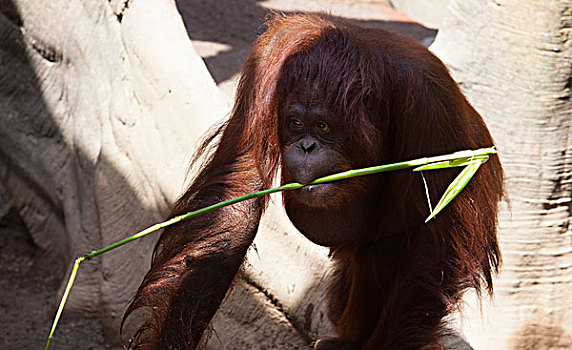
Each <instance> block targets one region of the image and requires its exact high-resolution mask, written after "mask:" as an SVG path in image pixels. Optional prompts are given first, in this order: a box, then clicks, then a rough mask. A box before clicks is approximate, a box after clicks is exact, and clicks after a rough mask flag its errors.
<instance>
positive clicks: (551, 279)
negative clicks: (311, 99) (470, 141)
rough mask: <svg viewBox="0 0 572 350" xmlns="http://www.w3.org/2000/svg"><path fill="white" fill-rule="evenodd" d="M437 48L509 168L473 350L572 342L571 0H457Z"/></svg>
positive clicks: (470, 309) (468, 315)
mask: <svg viewBox="0 0 572 350" xmlns="http://www.w3.org/2000/svg"><path fill="white" fill-rule="evenodd" d="M431 49H432V50H433V51H434V52H435V53H436V54H437V55H438V56H440V57H441V59H443V60H444V62H445V63H446V64H447V65H448V66H449V67H450V69H451V70H452V73H453V75H454V77H455V79H456V80H457V81H458V82H459V83H460V84H461V86H462V87H463V89H464V91H465V93H466V95H467V96H468V97H469V99H470V101H471V103H473V105H474V106H475V107H476V109H477V110H478V111H479V112H480V113H481V114H482V115H483V117H484V118H485V119H486V121H487V123H488V125H489V126H490V128H491V130H492V133H493V136H494V137H495V139H496V141H497V143H498V149H499V152H500V156H501V161H502V162H503V165H504V168H505V171H506V175H507V182H506V185H507V196H508V205H507V206H506V208H505V211H504V214H503V217H502V218H501V221H500V232H499V234H500V239H501V243H502V247H501V248H502V251H503V256H504V268H503V270H502V273H501V275H500V277H499V278H498V279H497V281H496V288H495V290H496V298H495V299H494V302H493V303H487V302H485V303H484V304H483V307H482V314H481V311H480V309H479V306H478V305H475V304H473V305H471V304H469V306H467V308H466V309H465V311H464V313H463V317H462V322H463V328H464V331H465V333H466V335H467V337H468V338H469V340H470V342H471V344H472V345H473V346H474V347H475V349H514V350H516V349H570V348H571V347H572V328H571V327H570V325H572V293H570V291H572V233H571V226H570V224H571V214H572V202H571V195H572V142H571V139H572V118H571V115H572V101H571V99H570V97H571V89H572V2H571V1H569V0H536V1H518V0H477V1H464V0H451V2H450V4H449V7H448V10H447V14H446V15H445V20H444V22H443V23H442V24H441V27H440V31H439V34H438V36H437V38H436V41H435V43H434V44H433V45H432V46H431Z"/></svg>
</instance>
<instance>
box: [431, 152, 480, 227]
mask: <svg viewBox="0 0 572 350" xmlns="http://www.w3.org/2000/svg"><path fill="white" fill-rule="evenodd" d="M485 161H486V160H485ZM485 161H483V160H474V161H472V162H470V163H469V164H468V165H467V166H465V168H463V170H461V172H460V173H459V175H457V177H456V178H455V180H453V182H451V184H450V185H449V187H447V189H446V190H445V193H444V194H443V196H442V197H441V199H440V200H439V203H437V205H436V206H435V209H433V211H431V214H429V216H428V217H427V219H426V220H425V222H426V223H427V222H428V221H429V220H431V219H433V218H434V217H435V216H436V215H437V214H439V212H441V210H443V209H444V208H445V207H446V206H447V204H449V203H450V202H451V201H452V200H453V199H455V197H457V195H458V194H459V193H460V192H461V191H462V190H463V188H465V186H467V184H468V183H469V181H470V180H471V179H472V178H473V176H474V175H475V174H476V173H477V170H479V168H480V166H481V165H482V164H483V163H484V162H485Z"/></svg>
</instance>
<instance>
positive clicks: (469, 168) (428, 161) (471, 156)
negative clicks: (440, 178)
mask: <svg viewBox="0 0 572 350" xmlns="http://www.w3.org/2000/svg"><path fill="white" fill-rule="evenodd" d="M495 153H497V152H496V149H495V148H494V147H490V148H481V149H478V150H474V151H460V152H455V153H451V154H446V155H441V156H435V157H424V158H419V159H414V160H410V161H405V162H399V163H392V164H386V165H378V166H373V167H368V168H363V169H355V170H348V171H344V172H341V173H337V174H333V175H328V176H324V177H321V178H319V179H316V180H314V181H312V182H309V183H306V184H300V183H297V182H294V183H289V184H286V185H282V186H279V187H274V188H270V189H267V190H263V191H258V192H252V193H248V194H245V195H243V196H239V197H236V198H232V199H229V200H226V201H223V202H220V203H216V204H213V205H210V206H208V207H205V208H202V209H198V210H195V211H192V212H188V213H186V214H183V215H179V216H176V217H174V218H171V219H169V220H167V221H164V222H161V223H158V224H155V225H153V226H151V227H148V228H146V229H145V230H143V231H140V232H138V233H136V234H134V235H132V236H129V237H127V238H125V239H122V240H120V241H118V242H116V243H113V244H111V245H108V246H106V247H103V248H101V249H99V250H94V251H92V252H91V253H89V254H86V255H84V256H81V257H79V258H77V259H76V260H75V262H74V266H73V268H72V271H71V274H70V277H69V280H68V284H67V286H66V289H65V292H64V294H63V296H62V300H61V301H60V305H59V307H58V311H57V313H56V316H55V318H54V322H53V324H52V328H51V330H50V334H49V336H48V341H47V343H46V347H45V350H47V349H48V347H49V346H50V342H51V340H52V337H53V335H54V332H55V330H56V327H57V324H58V321H59V319H60V316H61V314H62V312H63V309H64V306H65V304H66V301H67V298H68V296H69V293H70V291H71V289H72V286H73V283H74V281H75V278H76V275H77V272H78V270H79V266H80V264H81V263H82V262H83V261H84V260H90V259H92V258H94V257H96V256H98V255H101V254H104V253H107V252H108V251H110V250H113V249H115V248H118V247H121V246H122V245H124V244H127V243H129V242H131V241H133V240H136V239H139V238H141V237H144V236H146V235H148V234H150V233H152V232H155V231H157V230H159V229H161V228H164V227H167V226H170V225H173V224H175V223H177V222H179V221H183V220H187V219H190V218H192V217H194V216H198V215H201V214H204V213H207V212H209V211H213V210H216V209H219V208H222V207H225V206H228V205H232V204H235V203H238V202H242V201H245V200H248V199H252V198H257V197H261V196H265V195H267V194H271V193H275V192H281V191H291V190H295V189H298V188H301V187H304V186H309V185H318V184H323V183H326V182H332V181H339V180H345V179H349V178H353V177H358V176H364V175H371V174H378V173H383V172H388V171H395V170H401V169H407V168H413V167H416V168H415V169H414V171H423V170H435V169H444V168H450V167H459V166H465V168H464V169H463V171H461V173H460V174H459V175H458V176H457V178H455V180H453V182H452V183H451V184H450V185H449V187H448V188H447V190H446V191H445V194H444V195H443V197H442V198H441V199H440V200H439V203H438V204H437V206H435V209H433V210H431V213H430V215H429V217H428V218H427V220H426V221H425V222H427V221H429V220H430V219H432V218H434V217H435V215H437V213H439V212H440V211H441V210H442V209H443V208H445V206H446V205H447V204H449V203H450V202H451V201H452V200H453V199H454V198H455V196H457V194H459V192H461V190H462V189H463V188H464V187H465V186H466V185H467V183H468V182H469V181H470V179H471V178H472V177H473V175H474V174H475V173H476V171H477V170H478V169H479V167H480V165H481V164H483V163H484V162H486V161H487V160H488V158H489V156H490V155H492V154H495ZM429 205H430V207H431V204H429Z"/></svg>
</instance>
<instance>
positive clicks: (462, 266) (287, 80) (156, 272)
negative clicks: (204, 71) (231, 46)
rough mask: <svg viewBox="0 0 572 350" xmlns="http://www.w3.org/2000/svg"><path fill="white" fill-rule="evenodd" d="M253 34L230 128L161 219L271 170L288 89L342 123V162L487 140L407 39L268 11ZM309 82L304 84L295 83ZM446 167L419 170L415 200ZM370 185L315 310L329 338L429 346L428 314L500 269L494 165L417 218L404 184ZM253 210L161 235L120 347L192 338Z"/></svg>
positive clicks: (184, 343) (243, 245) (212, 306)
mask: <svg viewBox="0 0 572 350" xmlns="http://www.w3.org/2000/svg"><path fill="white" fill-rule="evenodd" d="M267 25H268V30H267V31H266V32H265V33H264V34H263V35H261V36H260V37H259V38H258V40H257V41H256V43H255V44H254V47H253V49H252V52H251V54H250V56H249V58H248V60H247V62H246V63H245V65H244V67H243V69H242V76H241V79H240V82H239V85H238V90H237V94H236V100H235V105H234V109H233V111H232V114H231V116H230V119H229V120H228V122H226V123H225V124H224V125H223V126H222V127H221V128H219V129H218V131H217V132H216V133H215V135H213V137H211V138H209V139H208V142H206V143H205V144H204V145H203V147H202V148H201V152H207V151H208V150H210V149H214V151H213V152H212V155H211V156H210V157H209V158H208V160H207V161H206V163H205V164H204V165H203V166H202V168H201V169H202V170H201V171H200V173H199V174H198V176H197V177H196V178H195V179H194V181H193V183H192V184H191V186H190V187H189V189H188V190H187V191H186V192H185V193H184V194H183V195H182V196H181V198H180V199H179V200H178V201H177V203H176V204H175V206H174V208H173V210H172V213H171V216H175V215H179V214H182V213H185V212H188V211H191V210H195V209H198V208H201V207H204V206H207V205H210V204H213V203H216V202H219V201H222V200H225V199H229V198H232V197H236V196H239V195H243V194H245V193H248V192H252V191H257V190H261V189H263V188H269V187H270V186H271V183H272V180H273V177H274V176H275V175H276V173H277V169H278V167H279V165H280V164H281V161H282V160H281V152H282V150H281V148H280V146H279V145H280V135H279V131H278V130H279V127H278V122H279V118H278V112H279V110H280V106H281V104H282V103H284V100H285V99H286V96H288V95H291V94H292V91H296V89H298V88H300V87H303V88H306V89H307V88H313V89H318V90H320V91H321V92H322V94H323V96H324V98H325V100H326V101H328V103H329V106H331V108H332V109H335V111H336V114H337V115H342V116H344V120H343V123H344V125H346V126H347V133H346V137H347V138H348V139H350V140H352V142H351V144H354V145H357V146H356V149H355V150H352V151H354V152H355V159H354V160H355V163H356V164H367V163H371V162H372V161H374V160H375V161H376V162H395V161H403V160H408V159H414V158H418V157H421V156H431V155H438V154H444V153H450V152H454V151H458V150H463V149H476V148H481V147H490V146H492V145H493V140H492V138H491V136H490V134H489V132H488V130H487V128H486V126H485V124H484V122H483V120H482V118H481V117H480V115H479V114H478V113H477V112H476V111H475V110H474V108H473V107H472V106H471V105H470V104H469V103H468V102H467V100H466V99H465V97H464V96H463V94H462V93H461V91H460V90H459V88H458V86H457V85H456V83H455V82H454V81H453V79H452V78H451V77H450V75H449V73H448V70H447V68H446V67H445V66H444V65H443V63H442V62H441V61H440V60H439V59H438V58H436V57H435V56H434V55H433V54H431V53H430V52H429V51H428V50H427V49H426V48H425V47H423V46H421V45H419V44H417V43H415V42H413V41H412V40H410V39H407V38H405V37H402V36H400V35H397V34H394V33H390V32H387V31H385V30H381V29H366V28H362V27H359V26H356V25H354V24H352V23H350V22H346V21H343V20H339V19H335V18H332V17H329V16H326V15H303V14H300V15H291V16H280V15H277V16H275V17H274V18H273V19H272V20H270V21H269V22H268V23H267ZM310 81H311V82H313V84H314V86H312V87H308V86H307V83H308V82H310ZM301 91H302V92H303V91H304V90H303V89H302V90H301ZM215 140H216V141H215ZM370 165H374V164H370ZM457 172H458V170H438V171H432V172H428V173H427V174H425V177H426V179H427V183H428V185H429V188H430V196H431V198H433V199H437V198H438V197H439V196H440V194H441V193H442V192H443V191H444V189H445V188H446V187H447V186H448V184H449V183H450V182H451V180H452V179H453V178H454V177H455V175H456V173H457ZM381 176H384V178H383V179H384V180H383V189H382V190H381V191H380V193H379V195H378V198H379V201H378V202H377V203H376V205H377V208H378V209H377V213H378V217H377V218H376V219H375V220H377V221H376V222H378V223H379V224H377V225H376V226H375V228H374V229H373V230H372V231H371V232H368V233H367V234H366V235H365V236H364V237H366V239H364V240H360V241H357V242H354V243H352V244H346V245H342V246H337V247H333V248H332V249H331V257H332V259H333V260H334V261H335V266H336V271H335V273H334V278H333V281H332V283H331V286H330V289H329V294H328V295H329V300H330V310H329V317H330V319H331V320H332V322H333V324H334V326H335V329H336V331H337V333H338V335H339V336H340V338H341V339H344V340H348V341H352V342H354V343H355V344H357V346H358V347H359V348H364V349H391V350H398V349H421V348H423V349H439V348H440V347H441V345H440V342H439V339H440V337H441V336H442V335H443V331H444V329H445V327H443V319H444V318H445V316H446V315H447V314H449V313H450V312H451V311H452V310H454V309H455V307H456V306H457V305H458V304H459V302H460V300H461V296H462V294H463V293H464V291H466V290H467V289H468V288H474V289H475V290H477V291H478V292H480V291H481V290H483V289H484V290H486V291H488V292H489V293H492V290H493V284H492V275H493V274H494V273H496V272H497V271H498V268H499V265H500V261H501V258H500V252H499V247H498V243H497V238H496V224H497V204H498V202H499V201H500V200H501V197H502V195H503V172H502V168H501V165H500V162H499V159H498V157H497V156H493V157H491V159H490V160H489V161H488V162H487V163H486V164H484V165H483V166H482V167H481V169H480V170H479V171H478V173H477V174H476V176H475V177H474V178H473V180H472V181H471V182H470V183H469V185H468V186H467V188H466V189H464V190H463V191H462V193H461V194H460V195H459V196H458V197H457V198H456V199H455V200H454V201H453V202H452V203H451V204H450V205H449V206H448V207H447V208H446V209H445V210H444V211H443V212H442V214H440V215H439V216H438V217H437V219H436V220H432V221H431V222H430V223H428V224H424V223H423V221H424V218H425V217H426V216H427V213H428V206H427V201H426V198H425V190H424V188H423V185H422V181H421V179H420V177H419V175H417V174H412V173H411V172H396V173H391V174H385V175H381ZM266 201H267V199H266V198H261V199H255V200H249V201H247V202H242V203H239V204H236V205H233V206H231V207H226V208H223V209H221V210H218V211H215V212H211V213H209V214H206V215H204V216H201V217H198V218H195V219H192V220H189V221H186V222H181V223H179V224H177V225H175V226H172V227H169V228H167V229H165V231H164V232H163V234H162V235H161V238H160V240H159V241H158V243H157V246H156V248H155V252H154V256H153V261H152V266H151V269H150V271H149V272H148V273H147V275H146V276H145V278H144V280H143V282H142V284H141V286H140V287H139V289H138V291H137V293H136V295H135V298H134V301H133V302H132V304H131V305H130V306H129V308H128V310H127V312H126V313H125V316H124V321H125V319H126V318H127V317H128V316H129V315H130V314H131V313H132V312H133V311H134V310H137V309H140V308H145V309H146V310H148V314H149V317H148V318H147V319H146V321H145V323H144V324H143V326H141V327H140V329H139V331H138V332H137V333H136V334H135V336H134V340H133V343H132V348H136V349H192V348H195V347H196V346H197V345H198V342H199V339H200V338H201V336H202V334H203V332H204V331H205V329H206V328H207V327H208V324H209V322H210V320H211V318H212V316H213V315H214V313H215V312H216V310H217V309H218V307H219V305H220V303H221V301H222V300H223V298H224V296H225V293H226V291H227V290H228V289H229V288H230V286H231V283H232V280H233V278H234V276H235V275H236V273H237V271H238V269H239V267H240V266H241V264H242V262H243V259H244V255H245V253H246V250H247V248H248V247H249V246H250V244H251V243H252V240H253V239H254V236H255V234H256V230H257V227H258V223H259V220H260V216H261V214H262V212H263V210H264V208H265V206H266Z"/></svg>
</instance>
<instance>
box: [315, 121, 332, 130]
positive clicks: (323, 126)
mask: <svg viewBox="0 0 572 350" xmlns="http://www.w3.org/2000/svg"><path fill="white" fill-rule="evenodd" d="M316 127H317V128H318V129H320V130H322V131H328V130H329V127H328V124H326V123H324V122H322V121H319V122H317V123H316Z"/></svg>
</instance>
